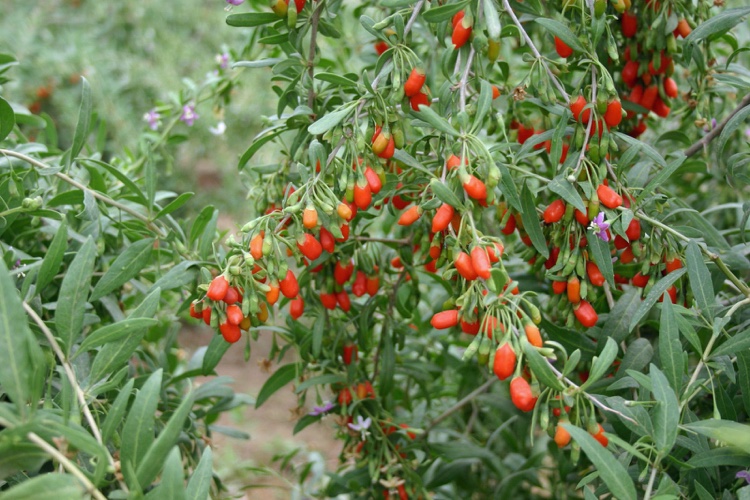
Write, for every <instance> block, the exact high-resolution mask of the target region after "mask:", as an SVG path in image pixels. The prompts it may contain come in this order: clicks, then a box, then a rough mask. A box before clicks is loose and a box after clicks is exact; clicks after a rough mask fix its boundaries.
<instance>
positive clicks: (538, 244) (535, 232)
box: [521, 183, 549, 259]
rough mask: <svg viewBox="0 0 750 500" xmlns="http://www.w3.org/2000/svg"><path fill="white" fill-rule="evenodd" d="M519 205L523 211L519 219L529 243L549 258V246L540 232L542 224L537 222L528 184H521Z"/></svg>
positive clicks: (537, 218) (532, 196)
mask: <svg viewBox="0 0 750 500" xmlns="http://www.w3.org/2000/svg"><path fill="white" fill-rule="evenodd" d="M521 207H522V208H523V213H521V220H523V227H524V229H525V230H526V232H527V233H529V238H531V243H532V244H533V245H534V248H536V250H537V252H539V253H540V254H542V256H543V257H544V258H545V259H548V258H549V248H548V247H547V240H545V239H544V233H543V232H542V226H541V223H540V222H539V214H537V212H536V205H535V203H534V195H533V194H531V190H530V189H529V186H528V184H525V183H524V185H523V189H522V190H521Z"/></svg>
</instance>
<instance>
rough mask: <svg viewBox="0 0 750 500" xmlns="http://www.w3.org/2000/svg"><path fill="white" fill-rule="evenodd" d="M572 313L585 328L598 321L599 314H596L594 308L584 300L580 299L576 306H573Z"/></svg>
mask: <svg viewBox="0 0 750 500" xmlns="http://www.w3.org/2000/svg"><path fill="white" fill-rule="evenodd" d="M573 314H575V317H576V319H577V320H578V322H579V323H581V324H582V325H583V326H585V327H586V328H591V327H592V326H594V325H596V322H597V321H599V315H598V314H596V311H595V310H594V308H593V307H592V306H591V304H589V302H588V301H586V300H581V302H579V303H578V305H577V306H574V307H573Z"/></svg>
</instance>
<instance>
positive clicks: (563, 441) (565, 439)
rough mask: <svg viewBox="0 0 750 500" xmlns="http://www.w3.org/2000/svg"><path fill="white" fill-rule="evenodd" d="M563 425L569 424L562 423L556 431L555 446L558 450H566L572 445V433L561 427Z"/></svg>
mask: <svg viewBox="0 0 750 500" xmlns="http://www.w3.org/2000/svg"><path fill="white" fill-rule="evenodd" d="M563 423H567V422H564V421H560V423H559V424H557V428H556V429H555V444H557V447H558V448H565V447H566V446H568V443H570V433H569V432H568V431H567V430H565V428H564V427H563V426H562V425H561V424H563Z"/></svg>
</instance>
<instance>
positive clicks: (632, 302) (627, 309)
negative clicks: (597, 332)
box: [602, 288, 641, 342]
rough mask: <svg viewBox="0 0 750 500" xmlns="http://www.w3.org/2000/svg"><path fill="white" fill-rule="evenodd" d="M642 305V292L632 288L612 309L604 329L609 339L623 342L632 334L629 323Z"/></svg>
mask: <svg viewBox="0 0 750 500" xmlns="http://www.w3.org/2000/svg"><path fill="white" fill-rule="evenodd" d="M640 305H641V291H640V290H638V289H635V288H631V289H630V290H628V291H626V292H625V293H624V294H623V295H622V296H621V297H620V298H619V299H617V302H615V307H614V308H612V310H611V311H610V313H609V315H608V316H607V321H606V322H605V323H604V327H603V328H602V331H603V332H606V335H607V336H608V337H612V338H613V339H615V341H616V342H622V341H623V340H625V337H627V336H628V334H629V333H630V328H629V323H630V318H632V317H633V314H634V313H635V311H636V309H638V307H639V306H640Z"/></svg>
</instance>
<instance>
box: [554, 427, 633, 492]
mask: <svg viewBox="0 0 750 500" xmlns="http://www.w3.org/2000/svg"><path fill="white" fill-rule="evenodd" d="M562 426H563V428H565V430H567V431H568V432H569V433H570V435H571V437H572V438H573V439H575V440H576V442H577V443H578V444H579V445H581V449H582V450H583V452H584V453H585V454H586V456H587V457H588V458H589V460H591V463H592V464H594V466H595V467H596V470H597V471H598V472H599V477H600V478H601V479H602V481H604V484H606V485H607V487H608V488H609V491H610V492H611V493H612V496H613V497H614V498H617V499H618V500H636V498H638V497H637V496H636V493H635V486H633V480H632V479H630V475H629V474H628V471H627V470H626V469H625V467H623V465H622V464H621V463H620V462H618V461H617V459H615V457H614V456H612V453H610V452H609V451H607V449H606V448H604V447H603V446H602V445H601V444H599V442H598V441H597V440H595V439H594V438H593V437H592V436H591V435H589V433H588V432H586V431H585V430H583V429H581V428H579V427H576V426H575V425H572V424H562Z"/></svg>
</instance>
